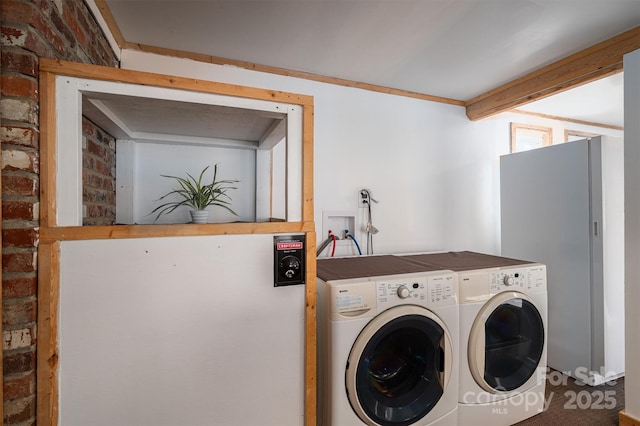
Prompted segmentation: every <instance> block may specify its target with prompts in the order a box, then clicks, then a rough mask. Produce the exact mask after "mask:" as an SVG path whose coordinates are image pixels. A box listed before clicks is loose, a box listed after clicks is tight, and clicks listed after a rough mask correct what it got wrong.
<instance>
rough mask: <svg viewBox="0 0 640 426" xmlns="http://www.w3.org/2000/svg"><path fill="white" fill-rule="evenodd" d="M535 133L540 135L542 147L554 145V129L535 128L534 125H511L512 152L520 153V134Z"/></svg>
mask: <svg viewBox="0 0 640 426" xmlns="http://www.w3.org/2000/svg"><path fill="white" fill-rule="evenodd" d="M519 132H527V133H530V132H535V133H539V134H540V138H541V141H540V145H541V146H549V145H553V129H552V128H551V127H544V126H535V125H533V124H521V123H511V152H512V153H514V152H520V150H519V149H518V133H519Z"/></svg>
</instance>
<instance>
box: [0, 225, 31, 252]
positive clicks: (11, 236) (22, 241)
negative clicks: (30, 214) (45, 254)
mask: <svg viewBox="0 0 640 426" xmlns="http://www.w3.org/2000/svg"><path fill="white" fill-rule="evenodd" d="M39 238H40V234H39V232H38V229H37V228H35V229H34V228H26V229H25V228H20V229H6V228H5V229H3V230H2V245H3V246H4V247H37V245H38V240H39Z"/></svg>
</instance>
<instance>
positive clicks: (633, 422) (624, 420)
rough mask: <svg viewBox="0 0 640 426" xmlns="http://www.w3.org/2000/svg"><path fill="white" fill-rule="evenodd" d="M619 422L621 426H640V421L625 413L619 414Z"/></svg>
mask: <svg viewBox="0 0 640 426" xmlns="http://www.w3.org/2000/svg"><path fill="white" fill-rule="evenodd" d="M618 421H619V422H620V423H619V425H620V426H640V419H636V418H635V417H632V416H630V415H629V414H627V413H625V412H624V411H620V413H619V414H618Z"/></svg>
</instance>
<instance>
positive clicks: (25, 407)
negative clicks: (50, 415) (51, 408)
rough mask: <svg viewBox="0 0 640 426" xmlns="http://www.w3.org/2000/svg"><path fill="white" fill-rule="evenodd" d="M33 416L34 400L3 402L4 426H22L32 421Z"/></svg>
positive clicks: (24, 399) (34, 412)
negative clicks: (19, 425)
mask: <svg viewBox="0 0 640 426" xmlns="http://www.w3.org/2000/svg"><path fill="white" fill-rule="evenodd" d="M35 415H36V400H35V398H23V399H19V400H16V401H7V402H5V409H4V424H6V425H13V424H18V423H20V424H24V423H25V422H27V421H29V420H32V421H34V418H35Z"/></svg>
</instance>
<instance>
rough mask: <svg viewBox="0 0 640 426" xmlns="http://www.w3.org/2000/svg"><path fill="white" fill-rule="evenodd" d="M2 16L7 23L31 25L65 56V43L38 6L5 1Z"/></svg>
mask: <svg viewBox="0 0 640 426" xmlns="http://www.w3.org/2000/svg"><path fill="white" fill-rule="evenodd" d="M2 15H3V19H4V20H5V21H6V22H19V23H21V24H28V25H31V26H32V27H33V28H35V29H36V30H37V31H38V33H39V34H40V35H41V36H42V38H43V39H44V40H47V41H48V42H49V45H50V46H51V47H53V48H54V49H55V50H57V51H58V52H59V53H60V54H64V52H65V43H64V41H63V40H62V38H61V37H60V36H59V35H58V33H56V32H55V31H53V30H52V28H51V26H50V25H49V24H48V23H47V21H46V20H45V19H44V17H43V16H42V14H41V12H40V9H39V8H38V7H36V5H34V4H32V3H24V2H19V1H13V0H3V5H2Z"/></svg>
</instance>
